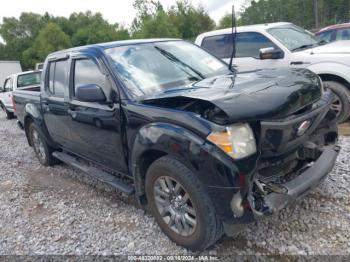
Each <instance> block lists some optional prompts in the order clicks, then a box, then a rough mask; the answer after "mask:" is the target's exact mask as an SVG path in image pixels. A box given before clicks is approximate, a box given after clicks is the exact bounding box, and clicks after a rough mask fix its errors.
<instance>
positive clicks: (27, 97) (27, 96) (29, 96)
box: [13, 88, 40, 124]
mask: <svg viewBox="0 0 350 262" xmlns="http://www.w3.org/2000/svg"><path fill="white" fill-rule="evenodd" d="M33 90H35V91H33ZM13 98H14V102H15V105H16V115H17V120H18V121H19V122H20V123H21V124H24V116H25V110H26V106H27V105H29V104H31V105H33V106H36V107H38V108H40V88H38V89H34V88H33V89H29V90H28V89H22V90H19V89H17V90H15V91H13Z"/></svg>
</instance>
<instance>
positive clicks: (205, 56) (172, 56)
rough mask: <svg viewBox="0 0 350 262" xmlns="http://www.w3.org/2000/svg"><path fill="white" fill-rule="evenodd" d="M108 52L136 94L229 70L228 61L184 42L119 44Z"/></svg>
mask: <svg viewBox="0 0 350 262" xmlns="http://www.w3.org/2000/svg"><path fill="white" fill-rule="evenodd" d="M105 52H106V54H107V55H108V56H109V57H110V58H111V59H112V62H113V64H114V65H115V68H116V70H117V72H118V74H119V75H120V76H121V77H122V79H123V81H124V82H125V84H126V86H127V87H128V89H129V90H130V92H131V93H132V95H134V96H136V97H140V96H145V95H149V94H154V93H163V92H166V91H167V90H169V89H173V88H176V87H186V86H189V85H190V84H191V83H193V82H197V81H199V80H202V79H204V78H207V77H211V76H216V75H222V74H229V73H230V71H229V70H228V67H227V65H226V64H225V63H223V62H222V61H220V60H218V59H217V58H216V57H214V56H212V55H210V54H209V53H207V52H206V51H204V50H202V49H201V48H199V47H197V46H195V45H193V44H191V43H188V42H185V41H165V42H154V43H146V44H138V45H127V46H119V47H114V48H109V49H107V50H105ZM189 88H190V87H189Z"/></svg>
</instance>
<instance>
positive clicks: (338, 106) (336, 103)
mask: <svg viewBox="0 0 350 262" xmlns="http://www.w3.org/2000/svg"><path fill="white" fill-rule="evenodd" d="M323 84H324V87H325V88H326V89H327V88H329V89H330V90H332V91H333V93H334V95H335V96H334V99H333V102H332V105H331V109H332V110H333V111H334V112H335V113H336V116H337V122H338V123H342V122H344V121H345V120H346V119H347V118H348V117H349V114H350V101H349V99H350V93H349V91H348V90H347V88H346V86H344V85H342V84H340V83H338V82H334V81H324V82H323Z"/></svg>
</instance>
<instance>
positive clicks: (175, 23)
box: [131, 0, 215, 39]
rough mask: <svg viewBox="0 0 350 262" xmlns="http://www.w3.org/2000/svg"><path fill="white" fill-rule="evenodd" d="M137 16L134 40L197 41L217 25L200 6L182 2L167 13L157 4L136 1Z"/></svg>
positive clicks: (134, 23)
mask: <svg viewBox="0 0 350 262" xmlns="http://www.w3.org/2000/svg"><path fill="white" fill-rule="evenodd" d="M134 7H135V8H136V9H137V16H136V18H135V19H134V21H133V24H132V27H131V31H132V34H133V37H135V38H147V37H180V38H184V39H194V38H195V37H196V36H197V35H198V34H200V33H202V32H205V31H210V30H212V29H214V28H215V23H214V21H213V20H212V19H211V18H210V17H209V15H208V14H207V13H206V12H205V10H204V8H203V7H201V6H198V7H194V6H193V5H192V4H191V3H190V2H188V1H186V0H179V1H177V2H176V4H175V5H173V6H171V7H170V9H168V10H164V8H163V6H162V5H161V4H160V2H158V1H152V0H136V1H135V2H134Z"/></svg>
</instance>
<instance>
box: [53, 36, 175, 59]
mask: <svg viewBox="0 0 350 262" xmlns="http://www.w3.org/2000/svg"><path fill="white" fill-rule="evenodd" d="M174 40H181V39H175V38H150V39H131V40H121V41H113V42H107V43H99V44H92V45H85V46H79V47H73V48H69V49H65V50H60V51H57V52H54V53H52V54H50V55H58V54H64V53H67V52H74V51H83V50H96V49H98V50H105V49H108V48H113V47H118V46H125V45H137V44H146V43H154V42H164V41H174Z"/></svg>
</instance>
